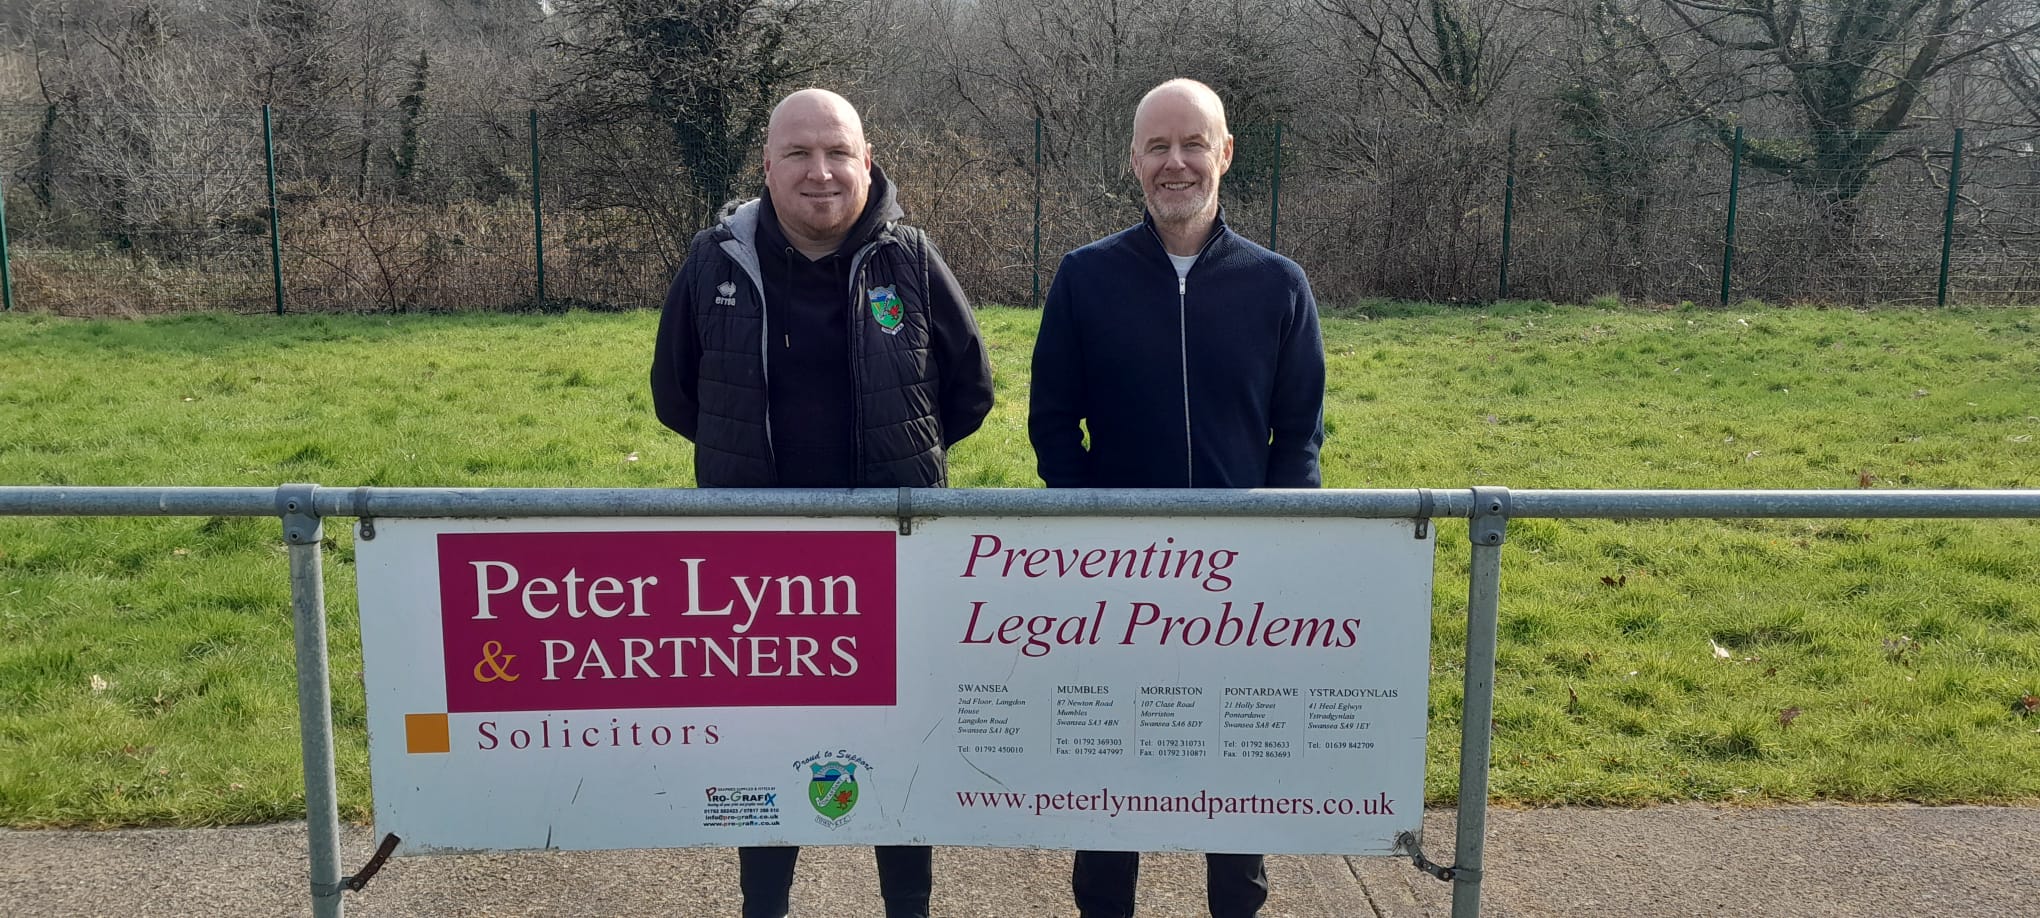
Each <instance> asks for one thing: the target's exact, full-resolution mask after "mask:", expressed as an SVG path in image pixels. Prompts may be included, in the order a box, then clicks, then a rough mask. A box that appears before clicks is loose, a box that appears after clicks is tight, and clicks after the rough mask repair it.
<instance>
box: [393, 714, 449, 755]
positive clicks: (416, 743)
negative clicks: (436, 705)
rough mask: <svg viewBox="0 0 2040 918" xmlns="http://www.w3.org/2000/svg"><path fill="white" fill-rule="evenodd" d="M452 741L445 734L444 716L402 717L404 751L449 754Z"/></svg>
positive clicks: (417, 715)
mask: <svg viewBox="0 0 2040 918" xmlns="http://www.w3.org/2000/svg"><path fill="white" fill-rule="evenodd" d="M452 750H453V740H452V739H451V735H450V734H449V733H448V732H447V727H446V715H444V714H406V715H404V751H405V752H410V753H414V754H415V753H420V752H451V751H452Z"/></svg>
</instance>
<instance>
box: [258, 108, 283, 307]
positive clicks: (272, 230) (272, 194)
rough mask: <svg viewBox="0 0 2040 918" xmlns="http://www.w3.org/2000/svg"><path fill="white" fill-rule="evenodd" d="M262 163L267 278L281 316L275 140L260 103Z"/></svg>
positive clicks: (279, 223)
mask: <svg viewBox="0 0 2040 918" xmlns="http://www.w3.org/2000/svg"><path fill="white" fill-rule="evenodd" d="M262 163H263V166H264V167H265V168H266V169H268V170H269V278H270V283H271V284H272V285H273V286H274V287H275V288H276V314H277V315H283V231H282V229H281V227H282V222H281V221H280V220H278V219H277V212H276V140H275V136H274V133H273V132H272V130H271V128H270V122H269V103H267V102H264V103H262Z"/></svg>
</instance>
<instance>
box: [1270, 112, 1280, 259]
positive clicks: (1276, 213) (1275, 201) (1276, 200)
mask: <svg viewBox="0 0 2040 918" xmlns="http://www.w3.org/2000/svg"><path fill="white" fill-rule="evenodd" d="M1281 223H1282V122H1280V121H1277V122H1275V179H1274V188H1273V190H1272V192H1271V193H1270V194H1269V196H1268V251H1270V252H1273V251H1275V239H1276V236H1275V228H1276V227H1277V226H1279V225H1281Z"/></svg>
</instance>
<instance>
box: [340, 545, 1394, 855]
mask: <svg viewBox="0 0 2040 918" xmlns="http://www.w3.org/2000/svg"><path fill="white" fill-rule="evenodd" d="M1432 549H1433V540H1432V539H1431V538H1430V537H1428V535H1427V537H1425V538H1421V539H1420V538H1417V537H1416V535H1415V531H1414V524H1413V523H1412V522H1411V521H1408V520H1332V519H1302V520H1297V519H1140V520H1125V519H1052V518H1042V519H1033V518H1030V519H1012V518H997V519H993V518H967V517H966V518H947V519H936V520H929V521H923V522H919V523H917V524H916V526H915V530H914V534H913V535H911V536H901V535H899V534H898V532H897V523H895V522H894V521H892V520H889V519H888V520H875V519H768V520H759V519H727V520H707V519H684V520H674V519H664V520H639V519H536V520H508V521H505V520H394V519H392V520H378V521H377V522H376V535H375V538H373V539H361V540H358V541H357V542H356V560H357V567H358V575H359V583H360V599H361V635H362V655H363V665H364V669H365V676H366V682H367V689H368V728H369V759H370V771H371V774H372V776H373V783H374V792H375V817H376V826H377V829H378V830H379V831H382V832H389V833H395V834H396V835H398V836H401V837H402V839H403V845H402V847H401V848H400V849H399V851H400V853H425V852H432V851H449V850H515V849H537V848H561V849H600V848H645V847H680V846H690V845H755V844H782V843H790V844H801V845H827V844H850V845H871V844H937V845H976V846H1025V847H1050V848H1095V849H1117V850H1148V851H1158V850H1216V851H1255V852H1264V853H1349V854H1386V853H1389V852H1390V851H1391V849H1393V848H1394V846H1395V836H1396V834H1397V833H1399V832H1403V831H1409V832H1419V833H1420V832H1421V825H1422V818H1423V796H1424V748H1425V747H1424V734H1425V724H1426V719H1425V718H1426V712H1427V698H1426V690H1427V687H1428V684H1429V683H1428V671H1429V662H1430V654H1429V648H1430V608H1431V570H1432Z"/></svg>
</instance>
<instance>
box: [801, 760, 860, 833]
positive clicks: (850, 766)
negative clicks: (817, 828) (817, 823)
mask: <svg viewBox="0 0 2040 918" xmlns="http://www.w3.org/2000/svg"><path fill="white" fill-rule="evenodd" d="M808 768H809V769H811V770H812V771H813V772H814V778H813V780H810V781H809V782H808V803H809V804H810V805H812V806H813V807H814V808H815V813H816V814H818V815H820V816H821V817H822V818H823V819H826V820H828V821H830V822H831V823H835V822H840V821H841V820H842V819H843V818H844V817H846V816H849V815H850V811H851V810H854V809H856V808H857V765H856V764H855V763H848V762H838V761H836V760H834V759H831V760H829V761H827V762H822V763H819V764H814V765H809V766H808Z"/></svg>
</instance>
